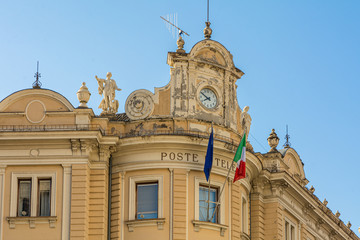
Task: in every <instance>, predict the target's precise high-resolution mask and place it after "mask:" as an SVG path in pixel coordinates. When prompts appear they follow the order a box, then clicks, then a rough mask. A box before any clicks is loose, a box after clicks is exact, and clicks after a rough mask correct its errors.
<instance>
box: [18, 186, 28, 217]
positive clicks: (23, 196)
mask: <svg viewBox="0 0 360 240" xmlns="http://www.w3.org/2000/svg"><path fill="white" fill-rule="evenodd" d="M17 209H18V210H17V216H18V217H23V216H24V217H25V216H26V217H29V216H30V211H31V179H18V207H17Z"/></svg>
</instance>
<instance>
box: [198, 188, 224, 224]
mask: <svg viewBox="0 0 360 240" xmlns="http://www.w3.org/2000/svg"><path fill="white" fill-rule="evenodd" d="M209 197H210V198H209ZM217 202H218V188H215V187H211V186H210V194H209V186H203V185H200V186H199V220H200V221H207V222H208V221H210V222H213V223H218V216H219V209H220V206H217V209H216V203H217ZM215 209H216V210H215Z"/></svg>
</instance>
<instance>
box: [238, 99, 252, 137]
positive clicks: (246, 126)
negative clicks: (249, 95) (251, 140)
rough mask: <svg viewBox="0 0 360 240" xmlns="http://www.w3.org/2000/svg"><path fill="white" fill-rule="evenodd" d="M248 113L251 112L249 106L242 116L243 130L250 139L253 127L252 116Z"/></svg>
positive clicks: (245, 108)
mask: <svg viewBox="0 0 360 240" xmlns="http://www.w3.org/2000/svg"><path fill="white" fill-rule="evenodd" d="M248 111H249V106H245V107H244V110H243V111H242V113H241V114H240V123H241V128H242V129H243V131H244V132H245V133H246V139H247V138H248V137H249V132H250V126H251V117H250V114H248V113H247V112H248Z"/></svg>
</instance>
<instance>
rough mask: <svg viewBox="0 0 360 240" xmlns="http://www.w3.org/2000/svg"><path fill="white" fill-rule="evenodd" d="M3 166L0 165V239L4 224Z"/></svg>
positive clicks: (4, 166)
mask: <svg viewBox="0 0 360 240" xmlns="http://www.w3.org/2000/svg"><path fill="white" fill-rule="evenodd" d="M5 168H6V165H0V239H3V238H2V237H3V236H2V235H3V225H4V187H5Z"/></svg>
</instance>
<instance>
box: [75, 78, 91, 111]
mask: <svg viewBox="0 0 360 240" xmlns="http://www.w3.org/2000/svg"><path fill="white" fill-rule="evenodd" d="M76 95H77V98H78V99H79V102H80V105H79V107H81V108H87V107H88V106H87V102H88V101H89V99H90V95H91V93H90V92H89V89H88V88H87V87H86V83H85V82H83V83H82V86H81V87H80V89H79V91H77V93H76Z"/></svg>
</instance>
